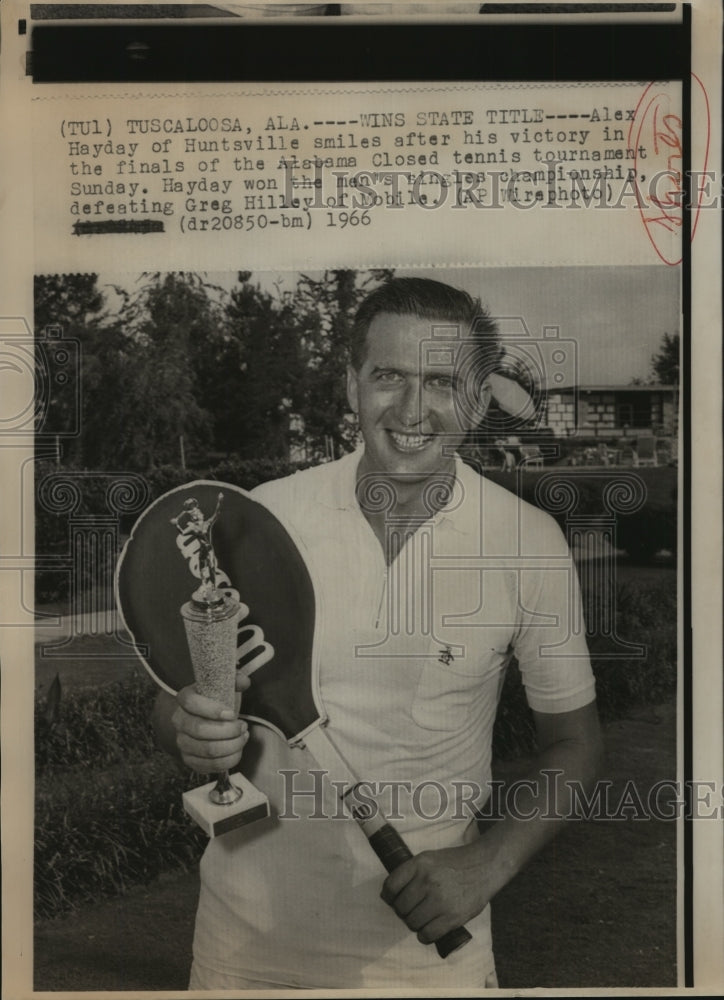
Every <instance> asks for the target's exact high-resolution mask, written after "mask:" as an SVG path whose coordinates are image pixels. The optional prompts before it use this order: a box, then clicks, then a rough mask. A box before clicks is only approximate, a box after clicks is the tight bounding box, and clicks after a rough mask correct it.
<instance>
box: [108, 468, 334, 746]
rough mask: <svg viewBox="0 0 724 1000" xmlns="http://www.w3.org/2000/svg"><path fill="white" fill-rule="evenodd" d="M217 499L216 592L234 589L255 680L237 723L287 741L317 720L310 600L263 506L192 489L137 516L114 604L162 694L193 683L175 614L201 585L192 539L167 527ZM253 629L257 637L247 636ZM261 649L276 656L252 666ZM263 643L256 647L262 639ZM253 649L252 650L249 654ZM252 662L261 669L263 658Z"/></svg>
mask: <svg viewBox="0 0 724 1000" xmlns="http://www.w3.org/2000/svg"><path fill="white" fill-rule="evenodd" d="M219 493H223V501H222V506H221V511H220V514H219V517H218V519H217V520H216V522H215V523H214V526H213V529H212V543H213V548H214V552H215V553H216V557H217V562H218V568H219V571H220V573H219V576H220V577H221V580H222V582H221V584H220V585H219V589H221V590H225V589H229V588H227V587H225V586H224V580H225V579H226V580H228V581H229V582H230V586H231V588H232V589H233V590H235V591H237V592H238V596H239V600H240V601H241V602H242V605H243V606H245V608H248V614H247V615H246V616H244V610H245V608H243V609H242V615H241V621H240V624H239V646H240V648H242V649H243V648H244V647H247V648H248V655H246V656H245V658H244V659H242V660H241V661H240V662H239V665H240V666H241V667H242V669H243V668H244V666H245V663H246V667H247V671H248V670H249V668H251V670H253V672H251V687H250V688H249V689H248V690H247V691H245V692H244V695H243V698H242V702H243V704H242V715H243V716H244V717H246V718H251V719H254V720H256V721H259V722H262V723H264V724H265V725H267V726H269V727H270V728H272V729H274V730H276V731H277V732H279V733H280V735H282V736H283V737H284V738H285V739H286V740H288V741H290V742H293V741H294V740H295V738H297V737H299V736H300V734H302V733H303V732H304V731H305V730H306V729H308V728H309V727H310V726H313V725H315V724H317V723H318V722H319V720H320V718H322V717H323V709H322V705H321V699H320V696H319V689H318V683H317V674H316V670H315V666H314V660H313V653H314V622H315V595H314V587H313V584H312V580H311V577H310V575H309V571H308V570H307V566H306V563H305V561H304V558H303V556H302V554H301V552H300V549H299V546H298V544H297V542H295V541H294V540H293V539H292V537H291V536H290V534H289V532H288V531H287V530H286V529H285V528H284V526H283V525H282V524H281V522H280V521H279V520H278V519H277V518H276V517H275V516H274V515H273V514H272V513H271V511H269V510H268V509H267V508H266V507H264V506H263V505H262V504H260V503H259V502H258V501H256V500H254V499H253V498H252V497H251V496H250V495H249V494H248V493H247V492H246V491H245V490H242V489H241V488H240V487H238V486H233V485H231V484H229V483H222V482H218V481H211V480H196V481H194V482H192V483H187V484H185V485H184V486H180V487H177V488H176V489H173V490H170V491H169V492H167V493H164V494H163V495H162V496H160V497H159V498H158V499H157V500H155V501H154V502H153V503H152V504H151V505H150V506H149V507H147V508H146V510H145V511H143V513H142V514H141V515H140V516H139V518H138V519H137V521H136V523H135V524H134V526H133V529H132V531H131V534H130V536H129V538H128V540H127V542H126V544H125V546H124V548H123V551H122V553H121V556H120V558H119V560H118V564H117V567H116V578H115V589H116V604H117V607H118V609H119V612H120V614H121V617H122V619H123V623H124V625H125V627H126V629H127V630H128V632H129V635H130V636H131V639H132V641H133V644H134V647H135V649H136V653H137V654H138V656H139V657H140V659H141V661H142V662H143V664H144V666H145V667H146V669H147V670H148V672H149V673H150V675H151V676H152V677H153V679H154V680H155V681H156V683H157V684H159V685H160V687H162V688H164V689H165V690H166V691H169V692H171V693H172V694H175V693H176V692H177V691H179V690H180V689H181V688H182V687H185V686H186V685H188V684H191V683H193V680H194V673H193V667H192V664H191V656H190V654H189V649H188V644H187V641H186V633H185V631H184V625H183V620H182V618H181V613H180V609H181V606H182V605H183V604H184V603H185V602H186V601H188V600H189V598H190V597H191V594H192V593H193V591H194V590H196V588H197V587H198V585H199V580H198V579H197V577H196V576H194V574H193V572H192V568H191V567H192V564H193V560H190V559H189V558H188V557H187V554H188V549H186V552H187V554H186V555H185V554H184V551H182V549H185V547H186V545H187V543H188V542H189V539H188V537H186V538H184V537H183V536H181V535H180V533H179V531H178V529H177V528H176V526H175V525H174V524H173V523H172V518H175V517H177V516H178V515H179V513H180V512H181V511H182V510H183V507H184V503H185V501H187V500H189V499H191V498H193V499H195V500H196V501H197V502H198V505H199V507H200V508H201V510H202V511H203V512H204V514H205V515H206V516H207V517H208V516H210V515H211V513H212V512H213V511H214V509H215V507H216V503H217V498H218V495H219ZM252 626H255V627H256V631H253V632H252V631H251V627H252ZM258 630H261V633H263V636H262V640H263V641H265V642H266V643H268V644H270V646H271V647H272V651H273V655H271V656H270V657H268V658H267V661H266V662H263V663H262V665H261V666H256V667H255V666H254V663H253V662H252V663H251V664H249V663H248V661H249V659H250V657H251V660H252V661H253V660H254V659H255V656H254V649H255V648H256V649H257V652H258V651H259V649H260V648H261V647H259V645H258V643H257V638H258V637H259V631H258ZM260 641H261V640H260ZM255 643H256V646H255ZM258 659H261V660H264V657H263V656H260V657H258Z"/></svg>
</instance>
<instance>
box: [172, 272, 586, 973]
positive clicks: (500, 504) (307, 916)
mask: <svg viewBox="0 0 724 1000" xmlns="http://www.w3.org/2000/svg"><path fill="white" fill-rule="evenodd" d="M498 355H499V350H498V345H497V337H496V332H495V326H494V324H493V323H492V321H491V320H490V319H489V317H487V316H486V314H485V313H484V312H483V311H482V309H481V307H480V304H479V302H477V301H475V300H473V299H472V298H471V297H470V296H468V295H467V294H466V293H464V292H460V291H458V290H456V289H453V288H450V286H447V285H444V284H442V283H440V282H435V281H428V280H424V279H415V278H397V279H393V280H392V281H390V282H388V283H387V284H385V285H383V286H381V287H380V288H379V289H377V290H376V291H375V292H373V293H372V294H371V295H370V296H368V298H367V299H366V300H365V301H364V302H363V303H362V305H361V307H360V310H359V311H358V314H357V317H356V322H355V327H354V339H353V345H352V357H351V363H350V366H349V371H348V384H347V390H348V397H349V401H350V405H351V407H352V409H353V411H354V412H355V413H356V414H357V416H358V419H359V426H360V431H361V435H362V439H363V442H364V447H363V448H362V449H360V450H358V451H357V452H355V453H354V454H352V455H348V456H346V457H345V458H343V459H341V460H340V461H338V462H334V463H330V464H328V465H324V466H321V467H319V468H317V469H311V470H308V471H307V472H303V473H297V474H296V475H294V476H292V477H289V478H288V479H285V480H279V481H277V482H274V483H269V484H265V485H263V486H261V487H259V488H258V489H257V490H256V491H255V492H254V497H255V499H258V500H259V501H260V502H262V503H263V504H265V505H266V506H268V507H269V509H270V510H271V511H272V512H273V513H275V514H276V516H277V517H278V518H279V520H280V521H281V522H282V523H283V524H285V525H286V526H287V527H288V528H289V530H290V531H291V532H292V534H293V536H295V537H297V538H299V539H300V540H301V541H302V543H303V551H304V557H305V560H306V561H307V564H308V568H309V571H310V575H311V577H312V580H313V581H314V586H315V596H316V599H317V605H318V612H317V613H318V619H319V620H318V622H317V625H316V631H315V646H316V648H317V659H318V661H319V664H320V667H319V669H320V675H319V683H320V690H321V695H322V700H323V702H324V705H325V709H326V711H327V714H328V716H329V723H328V735H329V738H330V740H331V741H332V742H333V743H335V745H336V747H337V749H338V750H339V751H340V752H341V754H342V756H343V757H344V758H345V759H347V761H348V762H349V763H350V765H351V767H352V769H353V771H354V772H355V773H356V774H357V775H358V776H360V777H361V778H363V779H364V780H366V781H367V782H368V783H370V785H373V786H374V787H375V788H376V789H384V790H386V791H388V792H389V791H391V790H393V789H394V790H395V796H396V798H395V799H394V802H392V801H391V805H393V807H394V816H393V817H392V818H393V819H394V821H395V826H396V828H397V829H399V831H400V832H401V833H402V835H403V836H404V838H405V840H406V841H407V843H408V845H409V846H410V848H411V850H412V851H413V853H414V855H415V856H414V857H413V858H412V860H410V861H407V862H405V863H403V864H402V865H401V866H400V867H399V868H397V869H396V870H395V871H393V872H392V874H390V875H389V876H387V877H386V878H384V872H382V870H381V868H380V865H379V862H378V861H377V859H376V858H375V856H374V854H372V852H371V851H370V849H369V847H368V845H367V844H366V842H365V838H364V836H363V835H362V834H361V833H360V831H359V830H358V829H356V827H355V824H354V823H353V822H352V821H346V822H345V821H343V820H342V821H340V816H339V810H335V808H334V796H330V795H329V794H328V792H329V790H328V789H325V790H324V791H323V793H322V794H323V802H324V805H323V807H322V808H321V810H320V802H319V797H318V796H314V795H312V794H308V792H309V791H310V789H312V788H314V787H316V786H315V784H314V782H315V768H316V765H315V761H314V759H313V758H312V757H311V755H310V754H309V753H308V751H307V750H306V749H305V748H303V747H289V746H287V745H286V744H285V743H284V742H283V741H282V740H281V739H280V738H279V737H278V736H277V735H275V734H273V733H271V732H269V731H265V730H263V728H262V727H259V726H255V727H254V731H253V733H251V734H250V729H249V727H248V725H247V724H246V723H245V722H243V721H241V720H239V719H235V718H233V717H231V714H230V713H228V711H225V710H223V709H222V707H221V706H220V705H216V704H215V703H213V702H210V701H208V699H205V698H202V697H201V696H199V695H198V694H197V693H196V692H195V690H194V689H193V687H189V688H185V689H183V690H182V691H181V692H179V694H178V695H177V697H176V698H175V699H173V698H171V696H169V695H168V694H165V693H162V694H161V695H160V696H159V699H158V702H157V706H156V712H155V722H156V727H157V731H158V733H159V737H160V739H161V741H162V743H163V744H164V745H165V746H166V747H167V748H168V749H169V751H170V752H172V753H175V754H176V755H177V756H179V757H180V758H181V759H182V760H183V761H184V763H185V764H186V765H187V766H189V767H190V768H192V769H194V770H196V771H199V772H201V773H209V772H212V771H220V770H223V769H226V768H232V767H235V766H236V765H237V764H238V763H239V760H240V758H242V751H244V756H243V759H242V768H243V769H244V770H245V771H247V772H249V776H250V777H251V778H252V780H254V781H255V783H256V784H257V785H258V786H259V787H261V788H262V789H263V790H264V791H265V792H266V793H267V794H268V795H269V798H270V802H271V804H272V810H273V818H272V820H270V821H269V822H268V823H266V824H265V823H260V824H256V825H255V826H253V827H250V828H248V829H246V830H242V831H238V832H237V833H233V834H227V835H226V836H224V837H222V838H219V839H218V840H215V841H212V842H211V843H210V844H209V847H208V849H207V851H206V854H205V856H204V859H203V861H202V866H201V881H202V886H201V897H200V902H199V912H198V915H197V924H196V936H195V942H194V968H193V971H192V980H191V986H192V987H193V988H207V989H212V988H237V989H242V988H245V987H246V988H264V987H267V988H274V987H277V988H284V987H290V986H292V987H294V986H298V987H308V988H314V987H316V988H355V987H372V988H375V987H377V988H384V987H388V988H395V987H418V988H428V987H441V988H455V987H461V988H480V987H484V986H486V985H487V986H494V985H495V984H496V980H495V969H494V960H493V955H492V945H491V937H490V927H489V906H488V903H489V901H490V900H491V899H492V897H493V896H494V895H495V893H496V892H497V891H498V890H499V889H500V888H502V886H504V885H505V884H506V883H507V882H508V881H509V880H510V879H511V878H512V877H513V876H514V875H515V874H516V873H517V872H518V871H519V870H520V869H521V868H522V867H523V865H524V864H525V863H526V862H527V861H528V860H529V858H530V857H531V856H532V855H533V854H534V853H535V852H536V851H538V850H539V849H540V848H541V847H542V846H543V844H544V843H545V842H546V841H547V840H548V839H550V837H551V836H553V834H554V833H555V832H556V830H557V829H558V828H559V826H560V823H561V822H562V821H563V818H564V817H565V816H566V815H569V814H570V809H571V796H570V790H569V787H570V784H571V783H572V782H577V783H579V784H582V785H583V786H584V787H586V786H587V785H589V784H590V783H591V782H592V780H593V778H594V775H595V771H596V767H597V761H598V756H599V752H600V741H599V730H598V721H597V716H596V710H595V702H594V684H593V677H592V674H591V670H590V664H589V662H588V656H587V651H586V646H585V640H584V637H583V635H582V634H581V629H580V596H579V591H578V582H577V578H576V574H575V568H574V566H573V563H572V561H571V559H570V555H569V553H568V551H567V548H566V545H565V542H564V540H563V537H562V535H561V532H560V530H559V529H558V527H557V525H556V524H555V522H554V521H553V520H552V519H551V518H550V517H548V515H546V514H544V513H542V512H541V511H539V510H537V509H535V508H533V507H531V506H530V505H528V504H525V503H522V502H520V501H518V500H517V499H516V497H515V496H513V494H511V493H509V492H507V491H506V490H503V489H502V488H500V487H498V486H496V485H495V484H493V483H491V482H489V481H487V480H485V479H484V478H483V477H480V476H478V475H477V474H476V473H474V472H473V471H472V470H471V469H469V468H468V467H467V466H465V465H464V464H463V463H462V462H461V461H460V459H459V458H458V457H457V455H456V450H457V449H458V448H459V447H460V445H461V444H462V442H463V441H464V440H465V438H466V436H467V434H468V433H469V431H470V430H472V429H473V428H474V427H475V426H477V424H478V423H479V422H480V420H481V419H482V417H483V415H484V413H485V411H486V408H487V406H488V404H489V401H490V397H491V395H495V396H496V397H497V398H498V400H499V402H500V403H501V404H502V405H506V402H505V401H506V396H507V397H515V390H514V387H512V386H511V385H510V384H509V383H508V384H506V381H507V380H505V379H502V378H501V377H500V375H499V374H497V373H496V371H495V365H496V362H497V360H498ZM576 623H578V624H576ZM512 655H514V656H515V657H516V659H517V661H518V663H519V666H520V669H521V675H522V677H523V681H524V684H525V687H526V694H527V697H528V701H529V704H530V706H531V709H532V711H533V717H534V720H535V724H536V730H537V735H538V746H539V753H538V758H537V760H536V766H535V768H534V770H533V772H532V773H531V775H530V776H529V780H528V781H527V782H526V783H523V784H521V785H520V786H519V787H518V789H517V793H516V797H515V810H514V811H512V812H511V813H509V814H508V815H506V816H505V817H504V818H502V819H500V820H498V821H497V822H495V823H493V824H492V826H491V827H490V829H489V830H488V831H487V832H486V833H485V834H484V835H482V836H480V835H479V834H478V829H477V825H476V823H475V819H474V815H473V812H472V808H471V806H473V805H474V806H475V807H480V806H482V805H483V804H484V802H485V799H486V795H487V792H488V789H489V785H488V783H489V781H490V757H491V741H492V729H493V722H494V719H495V713H496V709H497V702H498V697H499V694H500V688H501V685H502V679H503V676H504V672H505V668H506V666H507V664H508V662H509V660H510V658H511V656H512ZM247 683H248V682H247V681H245V680H242V679H241V678H240V680H239V687H240V688H243V687H244V686H245V684H247ZM247 742H249V746H248V747H246V744H247ZM245 747H246V750H245ZM554 772H555V774H556V779H555V781H553V782H552V781H551V775H552V774H553V773H554ZM553 791H555V801H552V798H551V796H552V794H553ZM465 795H467V796H468V799H467V801H466V800H465ZM320 811H321V813H322V815H321V816H320ZM554 817H559V818H554ZM461 925H466V926H467V927H468V929H469V930H470V931H471V933H472V935H473V940H472V942H470V943H469V944H468V945H466V946H465V947H463V948H461V949H460V950H459V951H457V952H455V953H454V954H453V955H451V956H450V957H449V958H448V959H446V960H445V961H442V960H441V959H440V958H439V957H438V956H437V954H436V952H435V949H434V948H429V947H424V946H425V945H429V944H431V943H433V942H434V941H436V940H438V939H439V938H440V937H442V936H443V935H444V934H446V933H447V932H448V931H450V930H452V929H453V928H456V927H459V926H461Z"/></svg>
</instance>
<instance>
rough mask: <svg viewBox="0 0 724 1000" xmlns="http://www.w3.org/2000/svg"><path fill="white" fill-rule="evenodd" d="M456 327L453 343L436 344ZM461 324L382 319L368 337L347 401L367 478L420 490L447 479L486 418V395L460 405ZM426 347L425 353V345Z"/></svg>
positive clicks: (394, 317)
mask: <svg viewBox="0 0 724 1000" xmlns="http://www.w3.org/2000/svg"><path fill="white" fill-rule="evenodd" d="M433 326H434V327H435V328H436V333H437V331H439V330H440V328H442V327H445V326H450V327H451V332H450V338H449V339H448V338H446V337H438V336H437V335H436V336H435V338H434V340H433V337H432V328H433ZM453 327H454V324H451V323H444V322H442V321H434V320H432V321H431V320H427V319H419V318H418V317H416V316H397V315H394V314H392V313H380V314H379V315H378V316H376V317H375V318H374V320H373V321H372V323H371V325H370V328H369V330H368V332H367V352H366V356H365V361H364V364H363V365H362V366H361V368H360V370H359V371H355V370H354V369H353V368H350V369H349V370H348V376H347V395H348V397H349V401H350V405H351V407H352V409H353V410H354V411H355V412H356V413H357V414H358V416H359V423H360V430H361V432H362V437H363V438H364V442H365V471H366V472H370V473H376V474H379V475H382V476H384V477H387V478H390V479H399V480H400V482H406V483H410V484H412V483H414V482H421V481H424V480H426V479H428V478H429V477H430V476H433V475H435V474H437V473H441V472H447V471H449V470H450V466H451V456H452V453H453V452H454V451H455V450H456V449H457V448H458V447H459V446H460V445H461V444H462V442H463V441H464V439H465V436H466V434H467V432H468V431H469V430H470V429H471V428H472V427H473V426H475V425H476V424H477V423H478V422H479V421H480V419H482V416H483V414H484V413H485V409H486V407H487V394H481V398H480V400H479V401H478V403H477V404H476V405H475V406H474V407H471V406H470V404H469V402H468V404H467V405H466V406H461V405H460V401H461V400H460V392H461V389H462V386H461V384H460V373H459V372H458V371H457V370H456V366H455V361H456V359H457V356H458V351H459V350H460V341H459V340H457V339H456V337H455V330H454V329H453ZM423 342H425V343H424V346H423Z"/></svg>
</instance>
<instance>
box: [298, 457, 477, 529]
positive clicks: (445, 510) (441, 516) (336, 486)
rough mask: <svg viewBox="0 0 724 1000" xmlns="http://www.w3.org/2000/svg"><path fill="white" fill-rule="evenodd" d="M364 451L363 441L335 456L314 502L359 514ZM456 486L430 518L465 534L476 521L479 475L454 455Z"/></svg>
mask: <svg viewBox="0 0 724 1000" xmlns="http://www.w3.org/2000/svg"><path fill="white" fill-rule="evenodd" d="M363 454H364V444H360V445H358V447H357V448H355V450H354V451H352V452H350V453H349V454H347V455H344V456H343V457H342V458H340V459H337V461H336V463H335V464H336V466H337V474H336V475H335V476H333V477H331V479H330V480H329V481H328V482H327V483H326V484H325V485H323V486H322V488H321V489H320V490H319V493H318V494H317V502H318V503H319V504H320V505H321V506H323V507H327V508H328V509H332V510H354V511H358V512H359V513H360V514H361V513H362V512H361V510H360V506H359V503H358V501H357V467H358V465H359V462H360V459H361V458H362V455H363ZM455 480H456V482H455V489H454V490H453V493H452V495H451V497H450V499H449V501H448V502H447V503H446V504H445V506H444V507H441V508H440V510H439V511H438V512H437V514H436V515H435V517H434V518H433V520H434V521H435V522H441V521H445V522H446V523H448V524H450V525H451V526H452V528H453V529H454V530H455V531H459V532H462V533H464V534H467V533H469V532H471V531H473V530H476V529H477V526H478V524H479V510H480V505H479V496H480V489H481V486H482V482H481V477H480V476H479V475H478V474H477V473H476V472H474V471H473V470H472V469H471V468H469V466H467V465H466V464H465V462H463V460H462V459H461V458H460V456H459V455H457V454H456V455H455Z"/></svg>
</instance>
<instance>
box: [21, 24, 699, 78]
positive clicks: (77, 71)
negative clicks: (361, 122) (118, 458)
mask: <svg viewBox="0 0 724 1000" xmlns="http://www.w3.org/2000/svg"><path fill="white" fill-rule="evenodd" d="M343 20H344V19H340V20H337V19H333V18H329V19H326V18H325V19H322V22H323V23H322V24H309V23H306V24H244V23H232V24H225V25H219V24H213V25H210V24H194V25H183V24H180V23H175V24H171V25H152V24H145V25H144V24H128V25H126V24H122V25H97V24H82V25H67V24H66V25H51V24H38V25H36V26H35V27H34V28H33V31H32V61H31V65H32V76H33V81H34V82H35V83H106V82H107V83H123V82H138V83H143V82H148V83H151V82H160V83H163V82H173V81H182V82H183V81H189V82H202V81H208V82H244V81H250V82H251V81H258V82H272V81H282V82H285V81H286V82H300V83H305V82H306V83H313V82H327V83H328V82H354V81H360V82H373V81H375V82H379V81H390V82H399V81H411V80H426V81H446V80H447V81H449V80H462V81H464V80H470V81H477V80H483V81H485V80H500V81H508V80H563V81H566V80H636V81H639V80H640V81H650V80H667V79H677V78H680V77H681V76H682V72H683V69H684V63H685V55H684V51H685V40H684V33H683V29H682V26H681V25H680V24H648V25H646V24H624V25H622V24H586V25H577V24H568V25H554V24H517V25H491V24H486V23H481V24H480V25H477V24H470V23H466V24H421V23H419V24H409V23H408V24H399V23H398V24H389V23H387V24H379V23H377V24H369V25H366V24H362V25H360V24H354V25H349V24H346V23H342V22H343Z"/></svg>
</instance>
